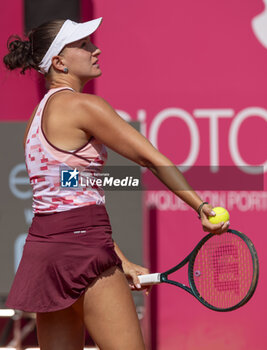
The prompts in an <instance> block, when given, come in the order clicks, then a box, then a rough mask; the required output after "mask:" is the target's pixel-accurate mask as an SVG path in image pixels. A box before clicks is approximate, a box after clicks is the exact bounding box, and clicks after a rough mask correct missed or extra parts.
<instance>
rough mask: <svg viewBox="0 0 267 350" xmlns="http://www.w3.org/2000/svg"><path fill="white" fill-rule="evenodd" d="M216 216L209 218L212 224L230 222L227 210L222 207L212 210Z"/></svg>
mask: <svg viewBox="0 0 267 350" xmlns="http://www.w3.org/2000/svg"><path fill="white" fill-rule="evenodd" d="M212 210H213V211H214V212H215V214H216V216H209V221H210V222H211V223H212V224H219V223H221V222H227V221H229V218H230V216H229V213H228V211H227V210H226V209H225V208H222V207H215V208H213V209H212Z"/></svg>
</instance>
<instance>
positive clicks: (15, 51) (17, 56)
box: [3, 20, 64, 74]
mask: <svg viewBox="0 0 267 350" xmlns="http://www.w3.org/2000/svg"><path fill="white" fill-rule="evenodd" d="M63 23H64V20H55V21H50V22H47V23H44V24H42V25H40V26H39V27H37V28H35V29H33V30H31V31H30V32H29V34H28V40H25V41H23V40H22V39H21V38H20V37H19V36H17V35H13V36H11V37H10V38H9V39H8V41H7V48H8V51H9V53H8V54H7V55H5V56H4V58H3V61H4V64H5V65H6V67H7V68H8V69H9V70H13V69H16V68H22V70H21V72H20V73H21V74H25V70H27V69H31V68H33V69H36V70H39V64H40V63H41V61H42V58H43V57H44V55H45V54H46V52H47V50H48V49H49V47H50V45H51V44H52V42H53V40H54V39H55V37H56V35H57V33H58V32H59V30H60V28H61V26H62V25H63Z"/></svg>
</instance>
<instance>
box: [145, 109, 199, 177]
mask: <svg viewBox="0 0 267 350" xmlns="http://www.w3.org/2000/svg"><path fill="white" fill-rule="evenodd" d="M173 117H175V118H179V119H182V120H183V121H184V122H185V123H186V125H187V126H188V128H189V132H190V135H191V147H190V151H189V155H188V157H187V159H186V160H185V161H184V162H183V163H182V164H180V166H182V167H183V169H186V170H188V169H190V167H191V166H192V165H194V163H195V161H196V159H197V156H198V152H199V133H198V127H197V124H196V122H195V121H194V119H193V118H192V116H191V115H190V114H189V113H188V112H186V111H185V110H183V109H181V108H167V109H163V110H162V111H161V112H159V113H158V114H157V115H156V116H155V118H154V119H153V121H152V123H151V126H150V132H149V139H150V141H151V143H152V144H153V145H154V146H155V147H156V148H157V147H158V132H159V128H160V126H161V124H162V123H163V122H164V121H165V120H167V119H169V118H173Z"/></svg>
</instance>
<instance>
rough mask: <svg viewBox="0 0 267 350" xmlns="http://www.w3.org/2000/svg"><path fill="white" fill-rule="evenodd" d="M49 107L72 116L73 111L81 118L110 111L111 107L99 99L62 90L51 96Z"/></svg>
mask: <svg viewBox="0 0 267 350" xmlns="http://www.w3.org/2000/svg"><path fill="white" fill-rule="evenodd" d="M50 106H51V107H53V108H59V109H62V110H64V111H65V112H67V113H68V114H69V113H70V114H72V112H73V111H75V115H76V116H77V115H80V116H82V115H83V114H84V113H86V114H87V113H88V112H95V113H97V111H101V110H102V112H103V110H105V109H107V108H108V109H109V108H110V109H112V108H111V106H110V105H109V104H108V103H107V102H106V101H105V100H104V99H103V98H101V97H99V96H96V95H92V94H86V93H79V92H73V91H70V90H63V91H61V92H60V93H57V94H55V95H54V96H52V98H51V101H50Z"/></svg>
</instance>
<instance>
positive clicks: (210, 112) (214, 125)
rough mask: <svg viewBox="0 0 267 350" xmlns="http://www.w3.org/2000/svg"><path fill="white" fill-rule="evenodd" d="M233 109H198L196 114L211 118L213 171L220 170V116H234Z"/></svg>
mask: <svg viewBox="0 0 267 350" xmlns="http://www.w3.org/2000/svg"><path fill="white" fill-rule="evenodd" d="M233 115H234V110H233V109H196V110H195V111H194V116H195V117H196V118H209V120H210V131H209V133H210V165H211V171H212V172H214V173H215V172H218V170H219V128H218V119H219V118H232V117H233Z"/></svg>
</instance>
